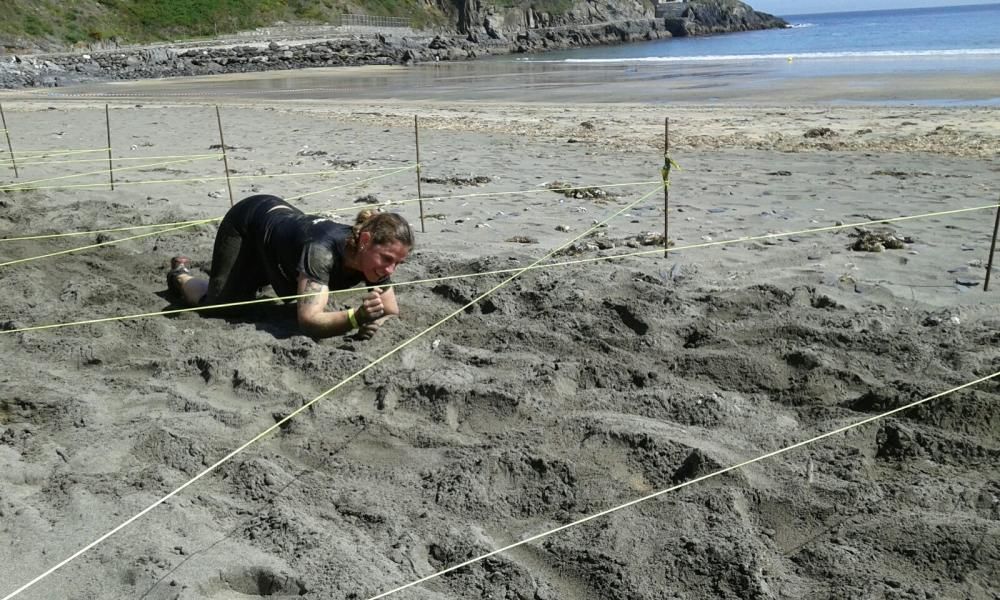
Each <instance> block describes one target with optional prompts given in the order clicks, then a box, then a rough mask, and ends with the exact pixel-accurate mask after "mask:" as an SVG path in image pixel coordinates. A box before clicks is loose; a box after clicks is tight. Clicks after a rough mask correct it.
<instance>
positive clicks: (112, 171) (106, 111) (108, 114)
mask: <svg viewBox="0 0 1000 600" xmlns="http://www.w3.org/2000/svg"><path fill="white" fill-rule="evenodd" d="M104 123H105V125H107V129H108V178H109V179H110V180H111V191H112V192H113V191H115V165H114V163H112V162H111V112H110V111H109V109H108V105H107V104H105V105H104Z"/></svg>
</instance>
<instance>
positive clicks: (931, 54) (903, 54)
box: [517, 48, 1000, 64]
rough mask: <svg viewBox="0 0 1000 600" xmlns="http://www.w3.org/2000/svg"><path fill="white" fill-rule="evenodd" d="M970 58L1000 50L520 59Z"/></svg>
mask: <svg viewBox="0 0 1000 600" xmlns="http://www.w3.org/2000/svg"><path fill="white" fill-rule="evenodd" d="M954 56H962V57H971V56H1000V48H958V49H953V50H875V51H855V52H851V51H845V52H790V53H787V54H712V55H703V56H642V57H631V58H627V57H623V58H567V59H561V60H538V59H530V58H519V59H517V60H521V61H526V62H550V63H600V64H613V63H647V62H691V61H715V62H717V61H749V60H779V59H780V60H787V59H789V58H794V59H796V60H798V59H828V58H908V57H931V58H933V57H954Z"/></svg>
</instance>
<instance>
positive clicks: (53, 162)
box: [6, 153, 222, 166]
mask: <svg viewBox="0 0 1000 600" xmlns="http://www.w3.org/2000/svg"><path fill="white" fill-rule="evenodd" d="M213 156H222V154H220V153H215V154H181V155H177V156H116V157H115V158H114V161H115V162H116V163H118V162H125V161H136V160H164V159H167V158H211V157H213ZM6 160H10V159H6ZM28 161H29V162H20V163H18V164H22V165H29V166H38V165H63V164H71V163H91V162H108V158H107V157H102V158H76V159H73V160H35V159H28Z"/></svg>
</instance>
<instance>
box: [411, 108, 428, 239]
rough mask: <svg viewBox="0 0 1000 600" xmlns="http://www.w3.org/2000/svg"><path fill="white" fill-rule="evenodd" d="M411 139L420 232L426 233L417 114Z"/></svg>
mask: <svg viewBox="0 0 1000 600" xmlns="http://www.w3.org/2000/svg"><path fill="white" fill-rule="evenodd" d="M413 139H414V142H415V143H416V146H417V200H418V201H419V202H420V233H427V227H426V225H425V224H424V196H423V194H422V193H421V191H420V126H419V125H418V124H417V115H413Z"/></svg>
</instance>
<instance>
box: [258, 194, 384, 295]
mask: <svg viewBox="0 0 1000 600" xmlns="http://www.w3.org/2000/svg"><path fill="white" fill-rule="evenodd" d="M253 213H254V214H253V216H252V217H251V219H250V223H248V225H249V227H248V229H250V230H251V233H252V235H253V237H254V239H255V240H256V241H257V247H258V249H259V250H260V253H259V256H260V259H261V260H262V261H263V262H264V268H265V271H266V272H267V276H268V277H267V278H268V280H269V281H270V283H271V286H272V287H273V288H274V291H275V293H277V294H278V295H280V296H290V295H293V294H295V293H296V291H297V282H298V274H299V273H302V274H304V275H305V276H306V277H307V278H309V279H311V280H313V281H315V282H317V283H320V284H324V285H326V286H327V287H329V288H330V289H331V290H343V289H347V288H351V287H354V286H355V285H357V284H359V283H361V282H363V281H364V282H365V284H366V285H384V284H387V283H389V278H388V277H385V278H383V279H381V280H379V281H366V280H365V278H364V275H363V274H362V273H361V272H360V271H356V270H354V269H349V268H347V267H346V266H345V265H344V258H345V256H346V254H347V241H348V240H349V239H350V237H351V226H350V225H346V224H343V223H337V222H335V221H331V220H330V219H326V218H323V217H318V216H312V215H307V214H304V213H303V212H302V211H300V210H299V209H297V208H295V207H293V206H292V205H290V204H288V203H287V202H285V201H284V200H281V199H280V198H276V197H273V196H271V197H266V198H265V199H262V201H261V202H260V203H259V204H258V205H257V206H256V207H255V210H254V211H253Z"/></svg>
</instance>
